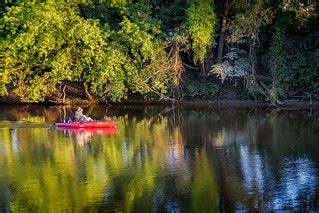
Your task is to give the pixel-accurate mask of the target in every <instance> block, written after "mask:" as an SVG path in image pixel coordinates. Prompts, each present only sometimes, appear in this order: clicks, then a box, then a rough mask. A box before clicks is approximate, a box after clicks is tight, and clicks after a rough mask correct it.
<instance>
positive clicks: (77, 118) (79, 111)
mask: <svg viewBox="0 0 319 213" xmlns="http://www.w3.org/2000/svg"><path fill="white" fill-rule="evenodd" d="M74 117H75V121H77V122H88V121H94V120H93V119H92V118H90V117H89V116H86V115H83V109H82V108H81V107H78V109H77V110H76V111H75V115H74Z"/></svg>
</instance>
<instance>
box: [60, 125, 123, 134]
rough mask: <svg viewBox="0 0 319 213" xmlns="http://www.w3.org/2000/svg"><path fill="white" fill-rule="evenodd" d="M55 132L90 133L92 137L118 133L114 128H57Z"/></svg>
mask: <svg viewBox="0 0 319 213" xmlns="http://www.w3.org/2000/svg"><path fill="white" fill-rule="evenodd" d="M56 129H57V130H60V131H67V132H69V133H74V134H81V133H87V132H88V133H92V134H94V135H106V134H110V135H115V134H118V133H119V131H118V129H116V128H70V127H57V128H56Z"/></svg>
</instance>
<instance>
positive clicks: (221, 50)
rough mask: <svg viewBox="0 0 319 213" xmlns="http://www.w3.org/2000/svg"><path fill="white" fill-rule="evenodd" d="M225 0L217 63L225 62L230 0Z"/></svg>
mask: <svg viewBox="0 0 319 213" xmlns="http://www.w3.org/2000/svg"><path fill="white" fill-rule="evenodd" d="M223 2H224V4H223V13H222V22H221V27H220V32H219V38H218V50H217V63H222V62H223V53H224V43H225V32H226V29H227V17H228V0H224V1H223Z"/></svg>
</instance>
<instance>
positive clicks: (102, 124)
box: [54, 121, 116, 128]
mask: <svg viewBox="0 0 319 213" xmlns="http://www.w3.org/2000/svg"><path fill="white" fill-rule="evenodd" d="M54 125H55V126H56V127H66V128H115V127H116V122H115V121H90V122H70V123H54Z"/></svg>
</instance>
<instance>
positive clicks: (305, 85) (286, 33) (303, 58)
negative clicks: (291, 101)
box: [269, 16, 319, 99]
mask: <svg viewBox="0 0 319 213" xmlns="http://www.w3.org/2000/svg"><path fill="white" fill-rule="evenodd" d="M296 26H297V27H296ZM300 28H303V29H304V27H303V25H302V23H300V22H298V19H297V18H294V19H287V16H282V17H280V18H279V19H278V21H277V28H276V33H275V34H274V36H273V41H272V43H271V47H270V49H269V51H270V56H271V57H270V63H269V64H270V66H269V69H270V70H271V73H272V75H273V88H272V94H271V95H272V97H273V98H274V99H278V98H280V97H282V96H289V95H290V94H295V93H296V92H298V91H299V92H306V93H310V94H319V93H318V82H319V63H318V51H319V46H318V44H319V31H314V32H312V33H310V34H308V35H304V32H303V31H301V30H300ZM292 32H294V34H293V33H292Z"/></svg>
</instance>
